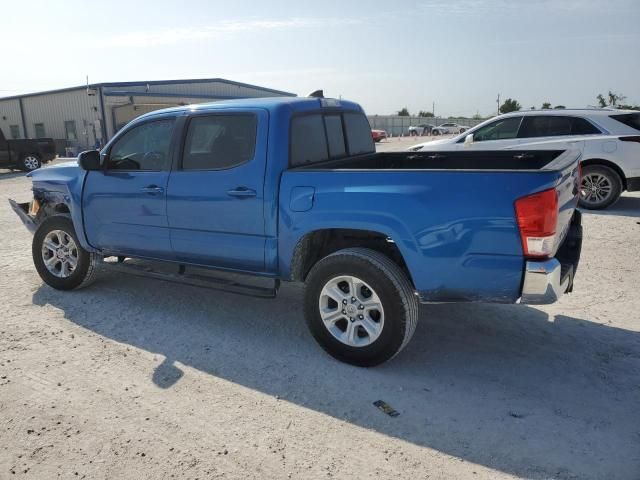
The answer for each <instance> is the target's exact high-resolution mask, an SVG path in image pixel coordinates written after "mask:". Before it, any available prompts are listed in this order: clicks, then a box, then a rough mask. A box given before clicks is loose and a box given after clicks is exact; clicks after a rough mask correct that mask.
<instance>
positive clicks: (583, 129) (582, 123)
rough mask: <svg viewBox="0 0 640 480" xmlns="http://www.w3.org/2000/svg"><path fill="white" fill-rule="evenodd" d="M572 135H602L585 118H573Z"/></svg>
mask: <svg viewBox="0 0 640 480" xmlns="http://www.w3.org/2000/svg"><path fill="white" fill-rule="evenodd" d="M571 120H572V125H571V135H593V134H596V133H601V132H600V130H598V129H597V128H596V127H595V126H594V125H593V124H592V123H590V122H588V121H587V120H585V119H584V118H578V117H575V118H572V119H571Z"/></svg>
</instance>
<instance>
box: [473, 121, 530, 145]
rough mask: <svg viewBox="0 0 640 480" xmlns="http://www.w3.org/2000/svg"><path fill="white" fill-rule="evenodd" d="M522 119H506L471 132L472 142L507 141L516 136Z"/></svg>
mask: <svg viewBox="0 0 640 480" xmlns="http://www.w3.org/2000/svg"><path fill="white" fill-rule="evenodd" d="M521 120H522V117H508V118H503V119H500V120H496V121H495V122H492V123H490V124H489V125H485V126H484V127H482V128H479V129H478V130H476V131H475V132H473V141H474V142H486V141H489V140H509V139H513V138H516V137H517V136H518V129H519V128H520V121H521Z"/></svg>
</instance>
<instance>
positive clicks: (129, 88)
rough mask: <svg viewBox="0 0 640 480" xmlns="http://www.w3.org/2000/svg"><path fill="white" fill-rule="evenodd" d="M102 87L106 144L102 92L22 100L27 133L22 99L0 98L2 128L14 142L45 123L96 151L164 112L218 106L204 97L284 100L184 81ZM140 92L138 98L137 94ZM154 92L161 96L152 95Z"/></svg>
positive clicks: (49, 130) (248, 89) (55, 133)
mask: <svg viewBox="0 0 640 480" xmlns="http://www.w3.org/2000/svg"><path fill="white" fill-rule="evenodd" d="M102 88H103V93H104V94H105V95H104V97H103V100H104V110H105V111H104V121H105V124H104V127H105V130H106V139H102V137H103V135H102V127H103V124H102V120H103V114H102V107H101V103H100V89H99V88H95V89H91V90H89V93H91V95H89V94H88V91H87V89H86V88H82V87H79V88H77V89H70V90H66V91H61V92H50V93H47V92H43V93H42V94H36V95H25V96H22V97H21V99H22V104H23V109H24V119H25V124H26V132H24V131H23V122H22V117H21V115H20V103H19V102H20V100H19V99H18V98H11V99H7V100H2V99H0V128H2V131H3V132H4V134H5V136H6V137H7V138H10V137H11V132H10V125H19V127H20V134H21V138H35V137H36V128H35V124H43V126H44V134H45V136H46V137H51V138H54V139H57V140H66V144H67V146H71V147H76V149H77V150H81V149H86V148H91V147H93V146H94V145H95V144H96V140H101V143H102V144H104V143H105V142H106V140H108V139H109V138H111V137H112V136H113V135H114V134H115V132H116V130H117V128H119V127H121V126H122V125H123V124H125V123H127V122H129V121H130V120H132V119H134V118H135V117H137V116H139V115H142V114H144V113H147V112H150V111H153V110H157V109H160V108H166V107H170V106H176V105H188V104H192V103H202V102H210V101H214V99H212V98H203V97H218V98H219V99H225V98H247V97H251V98H255V97H267V96H269V97H271V96H283V95H285V94H284V93H280V92H273V91H271V90H270V89H264V88H260V87H252V86H250V85H246V86H245V85H236V84H234V83H233V82H228V83H227V82H224V81H202V82H200V81H198V82H192V81H188V80H186V81H185V82H184V83H180V82H168V83H161V84H154V83H153V82H149V84H141V85H120V86H115V85H109V84H103V87H102ZM138 92H139V93H140V95H136V93H138ZM154 93H157V94H158V95H157V96H154V95H153V94H154ZM132 101H133V103H132ZM129 105H130V106H129ZM5 117H6V118H5ZM70 121H73V122H75V130H76V138H75V139H71V140H70V139H68V138H67V132H66V131H65V122H70Z"/></svg>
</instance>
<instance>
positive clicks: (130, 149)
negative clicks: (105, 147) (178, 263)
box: [82, 117, 175, 259]
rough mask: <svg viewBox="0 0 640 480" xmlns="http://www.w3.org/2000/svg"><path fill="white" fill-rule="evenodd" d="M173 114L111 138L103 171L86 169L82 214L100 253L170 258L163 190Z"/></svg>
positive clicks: (172, 131) (88, 237) (165, 180)
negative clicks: (116, 137)
mask: <svg viewBox="0 0 640 480" xmlns="http://www.w3.org/2000/svg"><path fill="white" fill-rule="evenodd" d="M174 125H175V118H173V117H169V118H167V117H165V118H162V119H158V120H153V121H149V122H145V123H143V124H139V125H136V126H133V127H132V128H130V129H129V130H127V131H126V132H124V133H123V134H122V135H120V136H119V138H118V139H117V140H116V141H115V143H114V144H113V145H112V147H110V149H109V151H108V152H107V155H106V157H105V159H104V161H105V165H104V169H103V170H99V171H91V172H88V174H87V175H88V176H87V179H86V183H85V186H84V190H83V199H82V201H83V216H84V223H85V229H86V233H87V239H88V241H89V243H90V244H91V245H92V246H94V247H96V248H98V249H101V250H103V251H105V252H108V253H118V254H128V255H131V256H144V257H152V258H160V259H168V258H171V256H172V251H171V242H170V240H169V229H168V223H167V210H166V188H167V181H168V177H169V168H170V165H171V152H172V144H173V142H174V139H173V137H174V136H175V135H174V130H175V128H174Z"/></svg>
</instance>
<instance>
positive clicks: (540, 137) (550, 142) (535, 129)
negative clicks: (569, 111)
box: [518, 115, 601, 151]
mask: <svg viewBox="0 0 640 480" xmlns="http://www.w3.org/2000/svg"><path fill="white" fill-rule="evenodd" d="M600 134H601V132H600V130H599V129H598V128H596V127H595V126H594V125H593V124H591V123H590V122H588V121H587V120H585V119H583V118H580V117H571V116H565V115H532V116H526V117H525V118H524V120H523V121H522V126H521V127H520V132H519V134H518V137H519V138H520V145H522V147H523V148H529V145H531V148H552V149H560V150H562V149H570V148H571V149H578V150H580V151H582V150H583V149H584V138H585V135H600Z"/></svg>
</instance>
